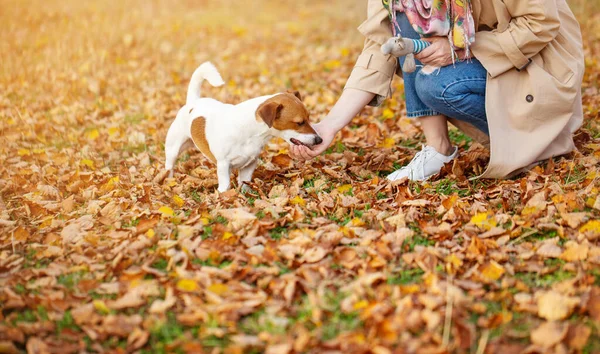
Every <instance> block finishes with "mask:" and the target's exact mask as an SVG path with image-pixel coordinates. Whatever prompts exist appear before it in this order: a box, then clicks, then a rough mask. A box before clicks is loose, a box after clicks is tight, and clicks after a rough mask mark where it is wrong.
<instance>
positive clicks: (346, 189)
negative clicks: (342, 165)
mask: <svg viewBox="0 0 600 354" xmlns="http://www.w3.org/2000/svg"><path fill="white" fill-rule="evenodd" d="M336 189H337V190H338V192H340V193H348V192H350V190H352V185H351V184H344V185H343V186H339V187H337V188H336Z"/></svg>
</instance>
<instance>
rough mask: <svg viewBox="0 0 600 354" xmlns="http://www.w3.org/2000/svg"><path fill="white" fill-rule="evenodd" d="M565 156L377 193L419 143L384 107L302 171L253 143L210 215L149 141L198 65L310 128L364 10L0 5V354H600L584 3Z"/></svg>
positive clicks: (203, 163) (229, 95) (229, 96)
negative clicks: (289, 104) (244, 181)
mask: <svg viewBox="0 0 600 354" xmlns="http://www.w3.org/2000/svg"><path fill="white" fill-rule="evenodd" d="M571 4H572V6H573V8H574V11H575V13H576V14H577V16H578V18H579V19H580V20H581V22H582V29H583V33H584V43H585V51H586V56H587V60H586V70H587V73H586V75H585V79H584V84H583V100H584V110H585V122H584V125H583V128H582V129H581V130H580V131H579V132H578V133H577V135H576V141H577V146H578V149H579V151H578V152H575V153H573V154H571V155H569V156H565V157H560V158H555V159H554V160H552V161H546V162H544V163H543V164H542V165H540V166H538V167H536V168H535V169H533V170H532V171H530V172H528V173H525V174H521V175H519V176H516V177H514V178H513V179H510V180H505V181H499V180H498V181H495V180H469V177H472V176H476V175H477V174H478V173H480V172H482V170H483V169H484V167H485V161H486V158H487V154H486V151H485V150H484V149H482V147H480V146H477V145H476V144H475V143H473V142H471V140H470V139H468V138H467V137H466V136H464V135H462V134H461V133H460V132H458V131H456V130H452V132H451V136H452V139H453V141H454V142H456V144H458V145H459V146H460V147H461V155H460V157H459V159H458V161H457V162H456V163H455V164H453V165H452V166H447V167H446V168H445V169H444V170H443V171H442V173H441V174H440V175H439V176H436V178H434V179H432V180H430V181H429V182H427V183H403V184H400V185H395V186H390V185H389V184H388V183H387V182H386V181H385V179H384V178H383V177H384V176H385V175H386V174H388V173H389V172H390V171H393V170H395V169H396V168H398V167H400V166H402V165H403V164H405V163H407V162H408V161H409V160H410V159H411V157H412V156H413V155H414V154H415V152H417V151H418V150H419V149H420V146H421V144H422V143H423V135H422V133H421V131H420V129H419V128H418V127H417V126H415V125H414V124H413V123H411V122H410V121H408V120H407V119H406V118H402V117H403V116H405V110H404V103H403V99H402V81H401V80H400V79H397V80H396V81H394V87H395V91H396V93H395V96H394V98H393V99H390V100H388V101H386V102H385V103H384V105H383V106H382V107H380V108H373V109H371V108H369V109H366V110H365V111H364V112H363V113H361V114H360V116H359V117H358V118H356V119H355V120H354V121H353V123H352V125H351V126H349V127H348V128H345V129H344V130H343V132H342V133H341V134H340V135H339V136H338V138H337V139H336V142H335V143H334V144H333V145H332V147H331V148H330V149H329V150H328V151H327V152H326V153H325V154H324V155H323V156H321V157H319V158H318V159H316V160H314V161H311V162H308V163H303V162H296V161H293V160H292V159H291V158H290V157H288V155H287V148H288V147H287V145H286V143H284V142H283V141H276V140H274V141H272V142H270V143H269V144H268V145H267V146H266V148H265V151H264V153H263V154H262V155H261V162H260V164H259V167H258V169H257V171H256V173H255V179H254V182H253V185H252V187H253V190H254V192H251V193H248V194H241V193H239V192H238V191H236V190H231V191H229V192H226V193H223V194H219V193H217V192H215V189H216V173H215V169H214V167H213V166H212V165H211V164H210V163H209V162H208V161H207V160H206V159H205V158H204V157H203V156H202V155H201V154H200V153H199V152H197V151H195V150H189V151H186V152H185V153H184V154H183V155H182V156H181V158H180V159H179V161H178V164H177V168H176V171H177V172H176V174H175V176H174V178H173V179H169V178H165V174H164V173H162V166H163V162H164V153H163V142H164V138H165V134H166V131H167V129H168V126H169V124H170V123H171V121H172V120H173V119H174V117H175V114H176V112H177V110H178V109H179V107H180V106H181V105H182V104H183V103H184V101H185V94H186V89H187V84H188V80H189V77H190V75H191V73H192V72H193V70H194V69H195V68H196V67H197V66H198V65H199V64H200V63H202V62H204V61H206V60H210V61H212V62H213V63H215V65H216V66H217V67H218V69H219V70H220V72H221V74H222V76H223V77H224V79H225V81H226V85H225V86H224V87H222V88H218V89H215V88H209V87H208V85H206V86H205V87H203V94H204V95H206V96H210V97H214V98H217V99H219V100H222V101H225V102H230V103H236V102H240V101H241V100H245V99H248V98H251V97H255V96H259V95H265V94H270V93H274V92H280V91H283V90H286V89H295V90H299V91H300V92H301V93H302V95H303V96H304V102H305V103H306V105H307V107H308V108H309V110H310V112H311V116H312V119H313V120H314V121H318V120H319V119H321V118H322V117H323V116H324V114H325V113H326V112H327V111H328V109H329V108H330V107H331V106H332V104H333V103H334V102H335V100H336V98H337V97H338V95H339V94H340V92H341V90H342V88H343V85H344V82H345V80H346V78H347V76H348V75H349V73H350V71H351V69H352V66H353V63H354V60H355V59H356V57H357V55H358V53H359V52H360V50H361V48H362V38H361V35H360V34H359V33H358V32H357V31H356V29H355V28H356V27H357V26H358V24H359V23H360V22H361V19H362V18H363V17H364V16H365V13H364V11H365V8H366V4H365V2H363V1H358V0H357V1H342V0H334V1H326V2H325V1H307V0H303V1H267V0H257V1H254V0H253V1H251V2H227V3H226V2H217V1H192V0H181V1H167V0H121V1H117V0H106V1H76V0H47V1H42V0H19V1H17V0H0V8H1V10H0V21H1V23H2V25H1V26H0V142H1V143H0V352H1V353H20V352H28V353H81V352H89V353H91V352H97V353H103V352H104V353H125V352H141V353H167V352H174V353H202V352H204V353H262V352H266V353H272V354H278V353H292V352H293V353H325V352H331V353H334V352H343V353H366V352H372V353H377V354H384V353H392V352H394V353H519V352H522V351H526V352H528V353H580V352H581V353H600V241H599V240H600V221H598V219H599V216H600V196H599V193H600V172H599V171H598V162H599V159H600V120H599V118H600V115H599V110H600V92H599V85H600V84H599V76H600V15H598V8H599V7H600V4H597V3H595V2H594V1H583V0H581V1H571Z"/></svg>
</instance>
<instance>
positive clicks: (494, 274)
mask: <svg viewBox="0 0 600 354" xmlns="http://www.w3.org/2000/svg"><path fill="white" fill-rule="evenodd" d="M504 272H505V271H504V267H502V266H501V265H500V264H498V263H497V262H496V261H491V262H490V263H488V264H486V265H484V266H483V268H482V269H481V275H482V276H483V278H484V279H487V280H490V281H496V280H498V279H500V277H501V276H502V275H503V274H504Z"/></svg>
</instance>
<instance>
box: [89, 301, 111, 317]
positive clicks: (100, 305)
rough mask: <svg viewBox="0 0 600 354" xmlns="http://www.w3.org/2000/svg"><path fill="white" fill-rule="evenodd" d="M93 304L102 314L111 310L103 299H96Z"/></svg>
mask: <svg viewBox="0 0 600 354" xmlns="http://www.w3.org/2000/svg"><path fill="white" fill-rule="evenodd" d="M93 304H94V308H95V309H96V311H98V312H100V313H101V314H106V313H109V312H110V309H109V308H108V306H106V304H105V303H104V301H102V300H94V302H93Z"/></svg>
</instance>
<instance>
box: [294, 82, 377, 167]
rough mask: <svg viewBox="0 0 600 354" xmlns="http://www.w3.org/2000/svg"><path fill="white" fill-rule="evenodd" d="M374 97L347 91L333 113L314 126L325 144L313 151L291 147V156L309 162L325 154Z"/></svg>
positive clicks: (299, 146) (369, 93) (357, 91)
mask: <svg viewBox="0 0 600 354" xmlns="http://www.w3.org/2000/svg"><path fill="white" fill-rule="evenodd" d="M373 97H375V94H374V93H371V92H367V91H362V90H358V89H353V88H347V89H345V90H344V92H343V93H342V95H341V96H340V98H339V99H338V101H337V102H336V103H335V105H334V106H333V108H332V109H331V111H329V114H327V116H326V117H325V118H324V119H323V120H322V121H321V122H319V123H318V124H315V125H314V128H315V130H316V131H317V133H318V134H319V135H320V136H321V138H322V139H323V142H322V143H321V144H319V145H315V146H313V147H312V149H309V148H308V147H306V146H301V145H294V146H291V149H290V154H291V155H292V157H293V158H296V159H300V160H309V159H312V158H314V157H316V156H317V155H320V154H321V153H323V151H325V150H326V149H327V147H329V145H330V144H331V142H332V141H333V139H334V138H335V135H336V134H337V132H339V131H340V130H342V128H343V127H345V126H346V125H348V123H350V121H351V120H352V118H354V117H355V116H356V115H357V114H358V113H360V111H361V110H362V109H363V108H364V107H365V106H366V105H367V104H368V103H369V102H371V101H372V100H373Z"/></svg>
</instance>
